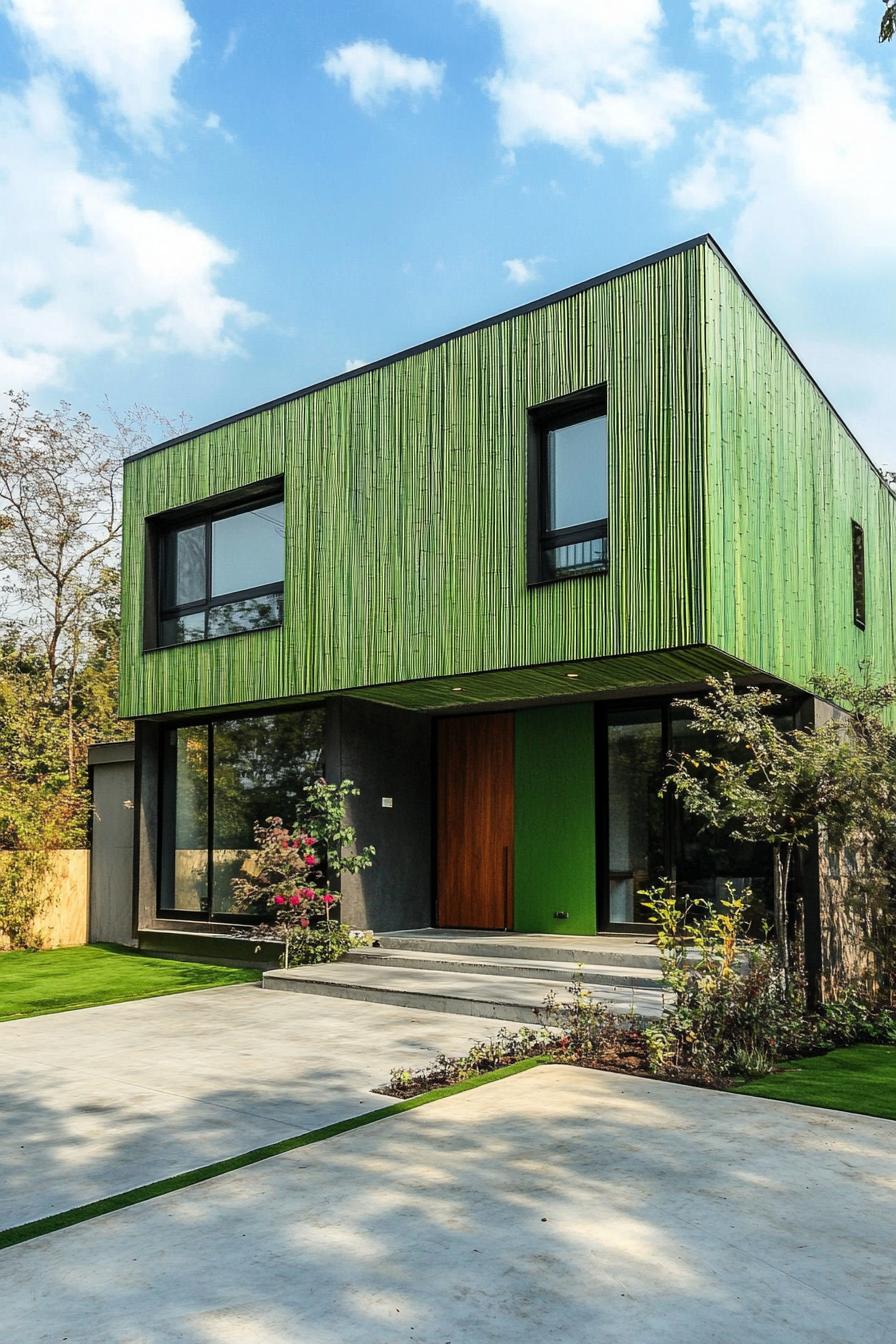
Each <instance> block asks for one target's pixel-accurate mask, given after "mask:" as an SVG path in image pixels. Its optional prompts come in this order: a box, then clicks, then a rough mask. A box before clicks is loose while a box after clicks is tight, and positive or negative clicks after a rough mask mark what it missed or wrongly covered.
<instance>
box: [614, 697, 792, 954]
mask: <svg viewBox="0 0 896 1344" xmlns="http://www.w3.org/2000/svg"><path fill="white" fill-rule="evenodd" d="M782 708H784V707H782ZM597 714H598V725H599V731H598V735H597V740H598V742H601V741H603V744H604V745H603V747H602V748H599V751H598V762H600V756H601V752H602V754H603V759H604V767H603V770H602V771H601V768H600V764H598V798H599V800H601V801H599V804H598V805H599V807H600V809H601V815H600V816H599V834H602V836H603V845H602V846H601V848H602V850H603V853H604V855H605V860H604V864H605V866H604V877H603V886H602V891H601V892H600V893H599V901H598V906H599V910H598V915H599V920H598V923H599V927H600V928H602V929H604V930H606V931H608V932H626V931H628V932H638V931H641V930H648V929H650V928H651V927H652V925H651V924H650V922H649V918H648V912H647V910H646V908H645V906H644V899H645V898H644V893H645V892H646V891H648V890H649V889H650V888H651V887H655V886H656V885H658V884H659V883H660V882H663V881H664V880H668V881H670V882H673V883H675V886H676V889H677V891H678V892H679V894H680V895H682V896H687V897H690V898H692V899H697V900H704V901H709V902H710V903H712V904H716V905H717V904H718V903H719V902H720V901H722V900H723V899H724V898H725V895H726V893H727V891H728V889H729V887H731V888H732V889H733V890H734V891H737V892H742V891H745V890H747V889H749V891H750V892H751V893H752V899H751V907H752V910H753V916H754V924H755V927H756V929H757V932H758V930H759V928H760V927H761V924H762V921H763V919H764V918H765V917H766V915H767V913H768V911H769V910H770V906H771V853H770V851H769V849H768V847H767V846H764V845H756V844H748V843H746V842H744V841H740V840H736V839H735V838H734V837H733V836H731V835H730V834H727V833H725V832H721V831H717V830H713V829H711V828H709V827H705V826H703V825H701V823H700V822H698V821H696V820H695V819H693V818H692V817H689V816H688V814H687V813H686V812H685V811H684V809H683V808H682V807H681V806H680V804H679V803H678V802H677V801H676V799H675V798H674V796H673V795H672V794H671V793H668V792H666V791H664V789H663V781H664V778H665V775H666V772H667V770H668V768H669V762H670V759H671V758H672V757H673V756H675V755H677V754H679V753H681V752H683V751H687V750H689V749H693V748H694V747H695V746H697V745H700V746H705V745H707V739H706V738H705V737H700V736H699V734H697V733H696V732H695V730H694V728H693V725H692V723H691V720H690V717H689V716H688V714H687V713H686V712H684V711H681V710H677V709H674V708H673V707H672V705H671V702H669V701H667V702H665V703H663V704H653V705H649V706H648V705H643V704H642V705H637V704H635V705H631V706H628V707H625V708H623V707H618V708H616V707H613V708H611V707H609V706H607V707H606V708H603V707H599V708H598V709H597ZM776 722H778V724H779V726H780V727H782V728H785V729H786V728H790V727H792V726H793V723H794V716H793V711H792V708H790V707H787V708H786V709H785V711H784V712H783V713H781V714H780V715H779V716H777V717H776ZM601 724H602V725H603V727H602V729H601V728H600V725H601Z"/></svg>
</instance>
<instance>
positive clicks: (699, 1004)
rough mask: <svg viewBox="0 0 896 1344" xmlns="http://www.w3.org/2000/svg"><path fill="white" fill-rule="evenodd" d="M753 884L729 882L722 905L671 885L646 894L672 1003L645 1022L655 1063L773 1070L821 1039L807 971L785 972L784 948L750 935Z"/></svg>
mask: <svg viewBox="0 0 896 1344" xmlns="http://www.w3.org/2000/svg"><path fill="white" fill-rule="evenodd" d="M749 904H750V892H748V891H744V892H742V893H740V894H737V893H735V892H734V890H733V889H732V888H731V887H730V886H729V888H728V895H727V897H726V898H725V899H724V900H723V901H721V902H720V904H719V905H718V906H714V905H712V904H710V902H708V901H691V902H689V901H687V900H686V899H683V898H680V897H678V896H677V895H676V894H675V893H674V892H672V891H671V890H670V889H668V888H664V887H658V888H655V889H654V890H653V891H651V892H649V893H647V894H646V900H645V905H646V907H647V909H648V910H649V911H650V918H651V920H652V921H653V922H654V923H655V924H656V926H657V942H658V944H659V949H660V964H661V967H662V970H663V979H664V981H665V983H666V984H667V985H668V987H669V989H670V990H671V991H672V993H673V995H674V1001H673V1003H672V1004H671V1005H670V1006H669V1007H667V1008H666V1009H665V1011H664V1012H663V1015H662V1017H661V1018H660V1019H659V1021H657V1022H651V1023H648V1024H647V1026H646V1027H645V1029H644V1030H645V1036H646V1038H647V1043H648V1048H649V1051H650V1065H651V1069H652V1070H653V1072H655V1073H658V1074H660V1075H661V1076H662V1077H665V1078H689V1079H693V1080H695V1081H699V1082H707V1083H715V1084H718V1083H722V1082H724V1080H725V1079H727V1078H731V1077H733V1076H736V1075H743V1074H757V1073H767V1072H768V1071H769V1069H771V1068H772V1066H773V1065H774V1064H775V1063H776V1061H778V1060H781V1059H790V1058H792V1057H793V1056H795V1055H799V1054H805V1053H806V1052H807V1051H812V1050H815V1049H817V1048H818V1046H819V1032H818V1024H817V1019H815V1018H814V1017H812V1016H810V1015H809V1014H808V1013H807V1011H806V998H805V991H804V987H803V984H802V982H801V980H800V978H799V977H798V976H797V975H796V974H793V975H791V976H790V977H789V978H788V977H785V975H784V973H783V968H782V965H781V961H780V957H779V955H778V951H777V948H775V947H772V946H770V945H768V944H766V943H756V942H753V941H752V940H751V939H750V938H748V937H747V934H746V928H747V922H748V919H749Z"/></svg>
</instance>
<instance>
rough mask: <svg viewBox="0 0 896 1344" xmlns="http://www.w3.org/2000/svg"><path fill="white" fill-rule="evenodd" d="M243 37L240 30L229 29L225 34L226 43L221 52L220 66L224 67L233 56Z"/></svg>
mask: <svg viewBox="0 0 896 1344" xmlns="http://www.w3.org/2000/svg"><path fill="white" fill-rule="evenodd" d="M242 35H243V30H242V28H231V29H230V31H229V32H228V34H227V41H226V42H225V43H224V50H223V51H222V52H221V64H222V65H226V64H227V62H228V61H229V60H230V59H231V57H232V56H233V55H234V54H235V52H236V49H237V47H238V46H239V44H240V38H241V37H242Z"/></svg>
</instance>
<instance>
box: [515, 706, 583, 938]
mask: <svg viewBox="0 0 896 1344" xmlns="http://www.w3.org/2000/svg"><path fill="white" fill-rule="evenodd" d="M515 738H516V740H515V764H516V803H515V806H516V817H515V829H516V845H515V854H514V865H513V867H514V878H515V880H514V921H513V924H514V928H515V929H517V930H519V931H520V932H522V933H546V932H549V933H585V934H592V933H594V932H595V931H596V921H595V914H596V905H595V888H596V883H597V864H596V854H595V835H596V826H595V816H596V812H595V798H594V780H595V768H594V767H595V761H594V708H593V706H592V705H590V704H578V705H559V706H556V707H551V708H545V709H524V710H520V711H519V712H518V713H517V714H516V727H515ZM560 912H563V913H564V914H566V915H567V916H568V918H566V919H557V918H556V915H557V914H558V913H560Z"/></svg>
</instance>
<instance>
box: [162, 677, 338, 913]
mask: <svg viewBox="0 0 896 1344" xmlns="http://www.w3.org/2000/svg"><path fill="white" fill-rule="evenodd" d="M308 710H319V711H320V712H321V713H322V714H323V732H322V753H321V768H320V773H321V775H322V777H323V778H324V779H326V778H327V756H328V754H329V732H330V716H329V713H328V705H327V701H326V700H310V701H308V702H307V703H306V702H303V703H301V704H296V705H278V706H276V707H274V706H267V707H264V706H260V707H259V706H256V707H254V708H253V709H241V710H232V711H228V712H226V713H223V714H213V715H203V716H201V717H195V716H194V717H191V718H184V719H174V720H172V721H171V722H169V723H165V724H163V725H162V731H161V733H160V736H159V771H158V779H157V785H156V787H157V805H158V826H157V829H156V841H155V849H156V918H157V919H163V920H184V921H185V922H193V923H197V922H198V923H204V924H233V925H236V926H249V927H253V926H254V925H256V924H261V923H264V921H265V918H266V916H264V915H255V914H251V913H249V912H246V911H239V912H235V911H227V912H225V913H217V912H216V911H214V910H212V909H211V902H212V900H213V892H212V883H211V879H212V873H213V871H214V849H215V846H214V837H215V727H216V725H217V724H219V723H232V722H234V721H235V720H236V719H255V718H276V717H278V716H279V715H283V714H295V713H304V712H305V711H308ZM179 728H202V729H204V731H205V738H206V761H207V766H206V770H207V775H208V778H207V780H206V800H205V801H206V822H205V830H206V843H205V845H204V847H203V848H204V850H205V856H206V859H205V861H206V871H207V874H208V879H209V885H208V900H209V908H208V909H207V910H179V909H178V908H177V907H176V906H175V905H173V904H170V903H169V902H170V901H171V899H172V882H171V878H173V875H174V874H173V868H172V867H171V865H170V863H169V862H168V856H167V855H166V853H165V846H166V843H167V842H168V841H169V840H172V841H173V838H174V834H175V825H176V822H175V809H176V807H177V776H176V772H175V771H174V770H173V769H172V763H173V758H172V756H171V752H170V748H169V745H168V743H167V741H166V740H165V737H166V734H167V733H168V732H176V731H177V729H179ZM337 880H338V879H335V878H332V877H331V885H333V883H335V882H336V881H337ZM337 889H338V888H337Z"/></svg>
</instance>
